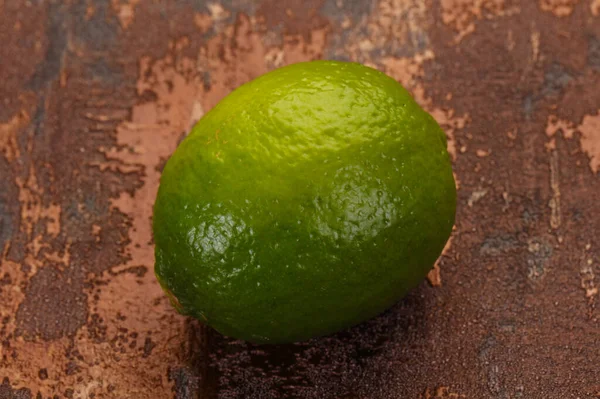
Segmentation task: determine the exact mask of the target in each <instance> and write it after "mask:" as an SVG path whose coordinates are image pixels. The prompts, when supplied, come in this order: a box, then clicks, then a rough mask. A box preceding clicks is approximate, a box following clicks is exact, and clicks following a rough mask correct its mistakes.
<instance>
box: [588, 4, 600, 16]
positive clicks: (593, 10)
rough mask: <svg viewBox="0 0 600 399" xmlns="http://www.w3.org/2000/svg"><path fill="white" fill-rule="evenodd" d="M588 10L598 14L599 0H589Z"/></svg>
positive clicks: (599, 8) (599, 11)
mask: <svg viewBox="0 0 600 399" xmlns="http://www.w3.org/2000/svg"><path fill="white" fill-rule="evenodd" d="M590 11H591V12H592V15H594V16H598V15H600V0H591V2H590Z"/></svg>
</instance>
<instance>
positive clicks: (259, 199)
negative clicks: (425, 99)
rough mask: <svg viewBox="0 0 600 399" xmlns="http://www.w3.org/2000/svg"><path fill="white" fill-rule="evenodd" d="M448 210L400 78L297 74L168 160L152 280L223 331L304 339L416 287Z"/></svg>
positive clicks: (437, 148)
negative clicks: (155, 278)
mask: <svg viewBox="0 0 600 399" xmlns="http://www.w3.org/2000/svg"><path fill="white" fill-rule="evenodd" d="M455 206H456V189H455V185H454V178H453V175H452V168H451V163H450V158H449V156H448V152H447V151H446V137H445V135H444V132H443V131H442V130H441V129H440V127H439V126H438V124H437V123H436V122H435V120H434V119H433V118H432V117H431V116H430V115H429V114H428V113H427V112H425V111H424V110H423V109H422V108H421V107H419V105H417V103H416V102H415V101H414V100H413V98H412V97H411V96H410V94H409V93H408V92H407V91H406V90H405V89H404V88H403V87H402V86H401V85H400V84H398V83H397V82H396V81H395V80H393V79H392V78H390V77H388V76H387V75H385V74H383V73H381V72H378V71H376V70H374V69H371V68H368V67H365V66H362V65H360V64H355V63H345V62H334V61H315V62H307V63H300V64H294V65H290V66H287V67H283V68H281V69H277V70H275V71H273V72H270V73H267V74H265V75H263V76H261V77H259V78H258V79H256V80H254V81H252V82H250V83H247V84H245V85H243V86H241V87H240V88H238V89H237V90H235V91H233V92H232V93H231V94H230V95H229V96H228V97H226V98H225V99H223V100H222V101H221V102H220V103H219V104H218V105H217V106H216V107H215V108H214V109H212V110H211V111H210V112H208V113H207V114H206V115H205V116H204V117H203V118H202V119H201V120H200V121H199V122H198V124H197V125H196V126H195V127H194V128H193V130H192V132H191V133H190V134H189V136H188V137H187V138H186V139H185V140H183V142H182V143H181V144H180V145H179V147H178V148H177V150H176V151H175V153H174V155H173V156H172V157H171V158H170V159H169V161H168V162H167V164H166V166H165V168H164V171H163V174H162V178H161V183H160V188H159V191H158V196H157V199H156V204H155V206H154V223H153V230H154V238H155V242H156V253H155V255H156V267H155V272H156V276H157V278H158V280H159V282H160V284H161V286H162V287H163V288H164V289H165V291H166V292H167V293H168V294H169V296H170V297H171V299H172V302H173V303H174V305H175V306H176V307H177V308H178V310H179V311H181V312H182V313H185V314H189V315H191V316H194V317H196V318H198V319H199V320H202V321H204V322H205V323H206V324H208V325H210V326H212V327H214V328H215V329H216V330H218V331H220V332H221V333H223V334H225V335H228V336H232V337H236V338H240V339H245V340H248V341H252V342H259V343H267V342H268V343H282V342H292V341H298V340H305V339H308V338H310V337H314V336H319V335H325V334H329V333H333V332H335V331H338V330H340V329H343V328H345V327H348V326H351V325H354V324H357V323H359V322H361V321H363V320H366V319H368V318H371V317H373V316H375V315H377V314H378V313H380V312H382V311H383V310H385V309H386V308H388V307H389V306H391V305H392V304H393V303H394V302H395V301H397V300H398V299H399V298H401V297H402V296H403V295H404V294H406V292H407V291H408V290H409V289H411V288H413V287H415V286H416V285H417V284H418V283H419V282H420V281H422V279H423V278H424V277H425V275H426V274H427V272H428V271H429V270H430V269H431V267H432V265H433V263H434V262H435V260H436V258H437V257H438V256H439V255H440V253H441V251H442V249H443V247H444V244H445V243H446V241H447V239H448V237H449V235H450V231H451V230H452V225H453V223H454V214H455Z"/></svg>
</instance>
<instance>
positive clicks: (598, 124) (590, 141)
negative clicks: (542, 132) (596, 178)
mask: <svg viewBox="0 0 600 399" xmlns="http://www.w3.org/2000/svg"><path fill="white" fill-rule="evenodd" d="M559 132H560V133H562V135H563V137H565V138H566V139H572V138H573V137H574V134H575V133H576V132H578V133H580V136H579V142H580V146H581V150H582V151H583V152H584V153H585V154H586V155H587V156H588V157H589V159H590V161H589V167H590V169H591V171H592V172H594V173H597V172H598V170H600V109H599V110H598V113H597V114H595V115H585V116H584V118H583V121H582V122H581V124H580V125H576V124H574V123H572V122H570V121H564V120H560V119H558V118H557V117H556V116H552V115H551V116H550V117H549V118H548V122H547V124H546V135H547V136H548V137H553V136H554V135H555V134H556V133H559Z"/></svg>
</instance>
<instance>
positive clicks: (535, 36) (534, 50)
mask: <svg viewBox="0 0 600 399" xmlns="http://www.w3.org/2000/svg"><path fill="white" fill-rule="evenodd" d="M539 58H540V32H539V31H537V30H534V31H532V32H531V60H532V61H533V63H534V64H535V63H536V62H538V59H539Z"/></svg>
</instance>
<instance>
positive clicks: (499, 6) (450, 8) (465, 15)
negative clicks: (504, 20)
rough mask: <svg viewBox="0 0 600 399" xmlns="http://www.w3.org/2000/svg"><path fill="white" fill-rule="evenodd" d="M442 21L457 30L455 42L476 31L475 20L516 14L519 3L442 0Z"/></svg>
mask: <svg viewBox="0 0 600 399" xmlns="http://www.w3.org/2000/svg"><path fill="white" fill-rule="evenodd" d="M440 4H441V6H442V21H443V22H444V23H445V24H446V25H448V26H449V27H451V28H452V29H453V30H454V31H455V32H456V36H455V38H454V41H455V42H460V41H461V40H462V39H463V38H464V37H465V36H467V35H469V34H471V33H473V32H474V31H475V22H476V21H477V20H480V19H491V18H497V17H504V16H510V15H514V14H516V13H518V12H519V10H520V8H519V6H518V3H515V2H513V1H510V0H475V1H473V0H441V2H440Z"/></svg>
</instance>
